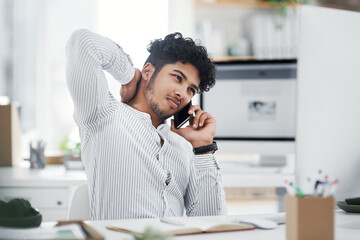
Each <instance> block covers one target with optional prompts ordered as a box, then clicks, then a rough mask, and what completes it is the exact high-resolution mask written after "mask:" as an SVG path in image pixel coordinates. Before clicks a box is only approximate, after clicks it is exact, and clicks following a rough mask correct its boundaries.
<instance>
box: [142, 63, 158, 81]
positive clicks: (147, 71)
mask: <svg viewBox="0 0 360 240" xmlns="http://www.w3.org/2000/svg"><path fill="white" fill-rule="evenodd" d="M154 72H155V67H154V65H152V64H151V63H146V64H145V66H144V67H143V69H142V71H141V77H142V79H143V80H144V81H145V82H147V81H148V80H150V79H151V77H152V75H153V74H154Z"/></svg>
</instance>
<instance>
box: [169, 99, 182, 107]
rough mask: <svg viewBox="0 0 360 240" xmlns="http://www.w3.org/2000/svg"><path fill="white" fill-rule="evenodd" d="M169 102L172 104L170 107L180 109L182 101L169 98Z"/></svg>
mask: <svg viewBox="0 0 360 240" xmlns="http://www.w3.org/2000/svg"><path fill="white" fill-rule="evenodd" d="M167 100H168V102H169V103H170V105H171V106H172V107H173V108H179V106H180V101H178V100H176V99H174V98H167Z"/></svg>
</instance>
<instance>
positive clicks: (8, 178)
mask: <svg viewBox="0 0 360 240" xmlns="http://www.w3.org/2000/svg"><path fill="white" fill-rule="evenodd" d="M82 183H86V174H85V171H82V170H70V171H67V170H66V169H65V166H63V165H47V166H46V167H45V168H44V169H29V168H28V167H25V166H15V167H0V187H71V186H76V185H80V184H82Z"/></svg>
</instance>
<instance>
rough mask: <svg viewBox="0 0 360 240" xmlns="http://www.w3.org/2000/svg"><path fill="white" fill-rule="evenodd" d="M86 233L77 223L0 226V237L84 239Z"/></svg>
mask: <svg viewBox="0 0 360 240" xmlns="http://www.w3.org/2000/svg"><path fill="white" fill-rule="evenodd" d="M85 238H86V235H85V233H84V232H83V231H82V229H81V226H80V225H78V224H69V225H64V226H58V227H53V228H41V227H39V228H26V229H19V228H5V227H0V239H6V240H15V239H16V240H23V239H29V240H32V239H34V240H35V239H36V240H42V239H85Z"/></svg>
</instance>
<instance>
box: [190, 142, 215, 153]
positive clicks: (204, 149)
mask: <svg viewBox="0 0 360 240" xmlns="http://www.w3.org/2000/svg"><path fill="white" fill-rule="evenodd" d="M216 150H218V147H217V144H216V142H215V141H214V142H213V143H212V144H210V145H206V146H201V147H197V148H193V152H194V154H202V153H207V152H211V151H212V152H215V151H216Z"/></svg>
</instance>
